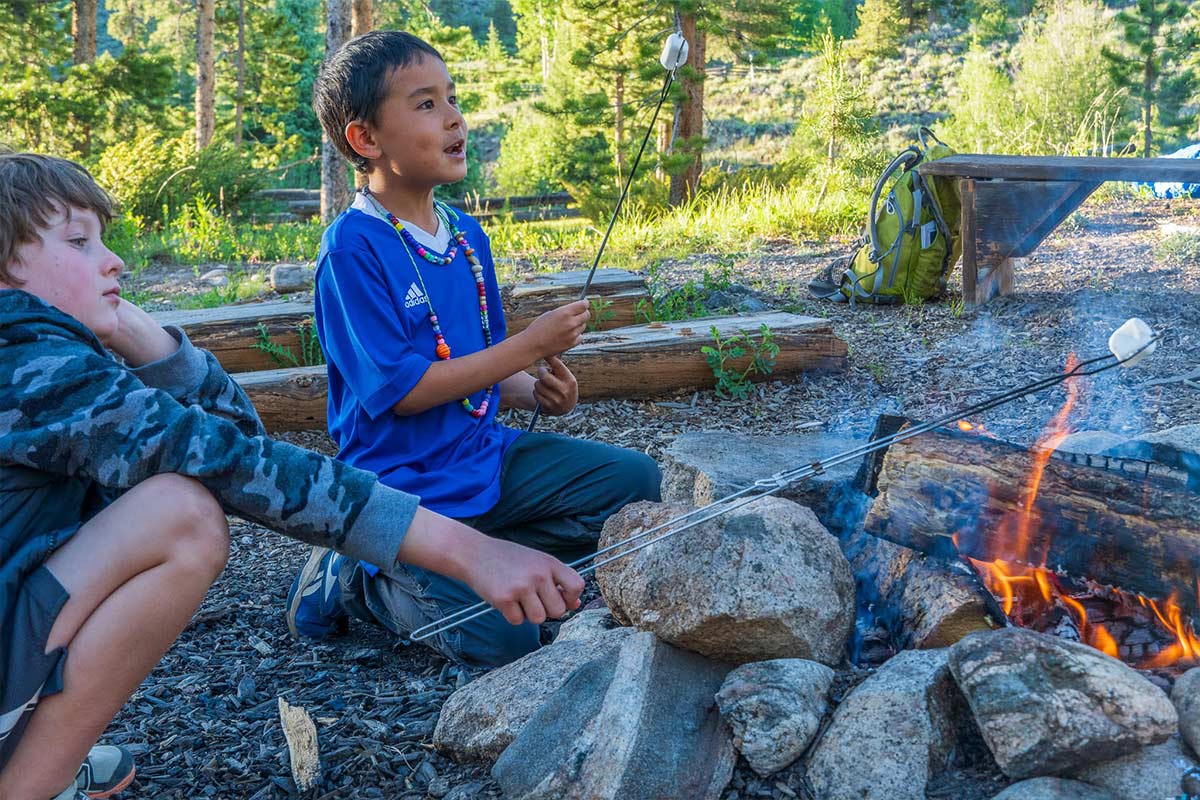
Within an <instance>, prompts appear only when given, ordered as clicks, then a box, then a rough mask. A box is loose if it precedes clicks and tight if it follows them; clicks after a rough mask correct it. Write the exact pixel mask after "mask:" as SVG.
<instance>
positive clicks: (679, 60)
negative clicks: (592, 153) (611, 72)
mask: <svg viewBox="0 0 1200 800" xmlns="http://www.w3.org/2000/svg"><path fill="white" fill-rule="evenodd" d="M687 56H688V43H687V39H684V38H683V34H681V33H672V34H671V35H670V36H668V37H667V42H666V44H665V45H664V46H663V51H662V56H660V57H659V63H661V64H662V65H663V69H665V70H666V71H667V77H666V78H665V79H664V80H663V88H662V92H661V93H660V94H659V96H658V105H656V106H655V107H654V113H653V114H652V115H651V116H650V125H649V126H647V128H646V135H645V136H643V137H642V146H641V147H639V148H638V152H637V157H636V158H635V159H633V166H632V167H630V168H629V177H627V178H626V179H625V188H623V189H622V190H621V196H620V197H619V198H617V205H616V207H615V208H613V213H612V216H611V217H610V218H609V220H608V229H607V230H606V231H604V238H603V239H601V240H600V249H599V250H597V251H596V259H595V260H594V261H592V268H591V269H590V270H588V274H587V279H586V280H584V282H583V291H582V292H580V293H579V299H580V300H587V293H588V289H590V288H592V279H593V278H595V277H596V267H598V266H600V257H601V256H603V255H604V248H605V247H607V246H608V237H609V236H610V235H612V230H613V225H615V224H616V223H617V215H618V214H620V213H621V206H622V205H623V204H624V203H625V196H626V195H627V194H629V187H630V186H631V185H632V184H633V176H634V175H635V174H636V173H637V168H638V164H639V163H640V162H641V160H642V153H644V152H645V151H646V142H648V141H650V134H651V133H653V132H654V123H655V121H656V120H657V119H658V112H659V111H660V110H661V109H662V107H663V103H665V102H666V101H667V97H668V96H669V95H670V93H671V83H672V82H673V81H674V80H675V72H676V71H677V70H678V69H679V68H680V67H681V66H683V63H684V62H685V61H687ZM541 416H542V404H541V403H538V404H536V405H535V406H534V408H533V416H532V417H531V418H530V420H529V427H528V428H526V429H525V430H527V431H532V430H533V429H534V428H536V427H537V424H538V419H540V418H541Z"/></svg>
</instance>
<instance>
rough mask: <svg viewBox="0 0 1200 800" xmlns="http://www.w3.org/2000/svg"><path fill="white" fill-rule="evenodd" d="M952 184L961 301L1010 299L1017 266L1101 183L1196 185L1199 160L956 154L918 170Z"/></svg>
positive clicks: (969, 303) (970, 303)
mask: <svg viewBox="0 0 1200 800" xmlns="http://www.w3.org/2000/svg"><path fill="white" fill-rule="evenodd" d="M917 170H918V171H919V172H920V173H921V174H922V175H924V176H927V177H932V176H945V177H951V178H958V179H959V197H960V202H961V208H962V216H961V218H960V224H961V228H962V233H961V235H962V252H963V301H964V303H965V304H966V305H967V306H968V307H974V306H977V305H982V304H983V303H986V302H987V301H988V300H989V299H990V298H992V297H993V296H995V295H997V294H1011V293H1012V288H1013V273H1014V272H1015V267H1016V265H1018V264H1020V263H1022V262H1023V261H1024V258H1025V256H1028V255H1029V254H1030V253H1032V252H1033V250H1034V249H1035V248H1036V247H1037V246H1038V245H1039V244H1041V243H1042V241H1044V240H1045V238H1046V237H1047V236H1049V235H1050V234H1051V233H1052V232H1053V231H1054V229H1055V228H1057V227H1058V225H1059V223H1061V222H1062V221H1063V220H1064V219H1066V218H1067V217H1068V216H1070V214H1071V213H1072V212H1074V211H1075V209H1077V208H1079V206H1080V204H1081V203H1083V201H1084V200H1086V199H1087V198H1088V197H1089V196H1091V194H1092V192H1094V191H1096V189H1097V188H1098V187H1099V186H1100V184H1102V183H1104V182H1105V181H1146V182H1160V181H1161V182H1168V183H1200V159H1194V158H1088V157H1081V156H1004V155H974V154H959V155H953V156H947V157H946V158H942V159H939V160H937V161H929V162H926V163H923V164H920V165H919V166H918V167H917Z"/></svg>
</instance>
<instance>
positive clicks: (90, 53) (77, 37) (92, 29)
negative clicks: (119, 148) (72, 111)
mask: <svg viewBox="0 0 1200 800" xmlns="http://www.w3.org/2000/svg"><path fill="white" fill-rule="evenodd" d="M71 37H72V39H73V40H74V44H75V50H74V57H73V61H74V63H75V64H90V63H92V62H93V61H95V60H96V0H74V4H73V6H72V16H71ZM80 127H81V131H80V133H79V139H78V140H77V141H76V143H75V146H76V147H77V148H78V149H79V152H80V153H81V154H83V155H85V156H86V155H90V154H91V151H92V125H91V123H90V122H88V121H86V120H85V121H82V122H81V125H80Z"/></svg>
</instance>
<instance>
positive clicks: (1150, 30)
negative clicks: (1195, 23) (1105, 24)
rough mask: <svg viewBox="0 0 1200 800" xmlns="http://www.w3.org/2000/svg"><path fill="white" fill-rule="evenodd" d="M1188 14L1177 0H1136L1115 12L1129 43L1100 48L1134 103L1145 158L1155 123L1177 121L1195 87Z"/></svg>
mask: <svg viewBox="0 0 1200 800" xmlns="http://www.w3.org/2000/svg"><path fill="white" fill-rule="evenodd" d="M1187 14H1188V9H1187V7H1186V6H1185V5H1184V4H1183V3H1181V2H1179V1H1178V0H1137V2H1136V3H1135V4H1134V5H1133V6H1132V7H1130V8H1128V9H1126V10H1124V11H1121V12H1120V13H1119V14H1117V21H1118V23H1119V24H1120V25H1121V29H1122V31H1123V33H1124V39H1125V43H1126V45H1127V47H1126V48H1124V49H1123V50H1117V49H1110V48H1105V49H1104V51H1103V53H1104V58H1105V60H1106V61H1107V62H1108V64H1109V70H1110V72H1111V74H1112V76H1113V79H1114V80H1115V81H1116V83H1117V85H1118V86H1120V87H1121V88H1123V89H1125V90H1127V91H1128V92H1129V95H1130V97H1132V98H1133V100H1134V101H1135V102H1136V103H1137V106H1138V111H1139V117H1140V123H1139V124H1140V129H1141V130H1140V133H1141V137H1142V145H1141V150H1142V153H1141V154H1142V156H1143V157H1144V158H1149V157H1150V156H1151V155H1153V149H1154V140H1155V137H1154V128H1155V126H1156V125H1157V126H1158V127H1159V128H1160V129H1166V130H1171V129H1178V128H1179V127H1180V126H1181V123H1183V119H1182V118H1181V111H1182V108H1183V106H1184V105H1185V104H1186V103H1187V102H1188V100H1190V99H1191V96H1192V91H1193V90H1194V88H1195V86H1196V73H1195V72H1194V71H1193V70H1192V69H1191V68H1189V67H1188V66H1186V63H1187V60H1188V58H1189V57H1190V56H1191V54H1192V51H1193V50H1194V49H1195V48H1196V46H1197V37H1196V35H1195V33H1194V32H1193V31H1191V30H1188V28H1187V27H1186V25H1185V20H1186V17H1187Z"/></svg>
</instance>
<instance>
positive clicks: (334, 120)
mask: <svg viewBox="0 0 1200 800" xmlns="http://www.w3.org/2000/svg"><path fill="white" fill-rule="evenodd" d="M426 56H433V57H434V58H436V59H438V60H439V61H445V59H443V58H442V54H441V53H439V52H438V51H437V50H435V49H433V47H432V46H431V45H429V44H428V43H427V42H425V41H424V40H422V39H419V38H418V37H416V36H413V35H412V34H411V33H406V32H404V31H371V32H370V33H364V34H363V35H362V36H356V37H355V38H353V39H351V40H350V41H348V42H346V43H345V44H344V45H342V46H341V48H339V49H338V50H337V52H335V53H334V54H333V55H332V56H329V57H328V58H326V59H325V61H324V63H322V64H321V71H320V72H319V73H318V74H317V82H316V84H315V85H314V86H313V110H314V111H316V112H317V119H319V120H321V127H322V128H324V129H325V135H326V136H328V137H329V141H331V142H333V144H334V145H335V146H336V147H337V149H338V150H340V151H341V152H342V155H344V156H345V157H346V158H348V159H350V163H351V164H353V165H354V167H355V169H358V170H363V171H365V170H366V168H367V160H366V159H365V158H363V157H362V156H360V155H359V154H358V153H356V152H354V148H352V147H350V142H348V141H346V125H348V124H349V123H351V122H354V121H355V120H358V121H361V122H370V123H372V124H374V123H376V122H377V121H378V120H377V119H376V115H377V114H378V113H379V106H380V105H381V104H382V103H383V101H384V98H386V97H387V91H388V78H389V77H390V76H391V74H392V70H394V69H397V68H402V67H407V66H408V65H409V64H412V63H414V62H417V61H420V60H422V59H424V58H425V57H426Z"/></svg>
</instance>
